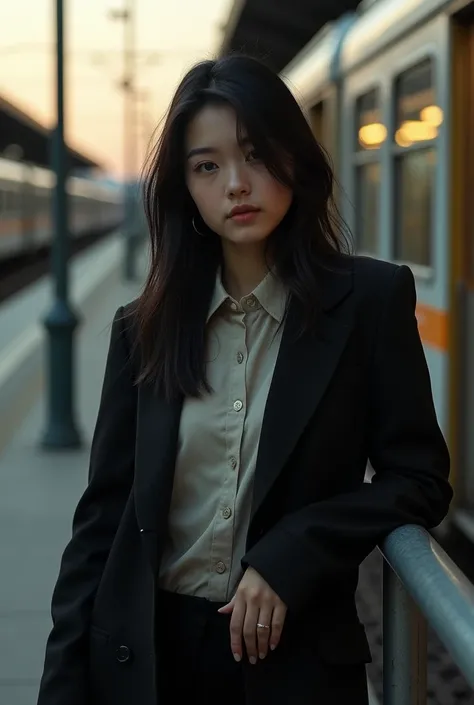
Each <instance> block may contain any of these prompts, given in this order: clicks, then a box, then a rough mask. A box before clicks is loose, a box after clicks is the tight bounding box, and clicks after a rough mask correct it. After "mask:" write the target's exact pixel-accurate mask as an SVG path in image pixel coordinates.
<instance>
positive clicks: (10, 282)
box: [0, 227, 115, 303]
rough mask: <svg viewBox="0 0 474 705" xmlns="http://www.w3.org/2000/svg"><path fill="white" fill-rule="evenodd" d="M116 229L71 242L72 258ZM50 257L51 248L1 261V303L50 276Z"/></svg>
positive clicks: (106, 229)
mask: <svg viewBox="0 0 474 705" xmlns="http://www.w3.org/2000/svg"><path fill="white" fill-rule="evenodd" d="M114 229H115V227H114V228H105V229H104V228H102V229H99V230H94V231H93V232H90V233H88V234H87V235H85V236H83V237H81V238H79V239H74V240H71V249H70V256H71V257H73V256H74V255H76V254H78V253H79V252H82V251H83V250H85V249H87V248H88V247H90V246H91V245H93V244H94V243H95V242H98V241H99V240H100V239H101V238H103V237H105V236H106V235H108V234H109V233H110V232H112V230H114ZM50 255H51V252H50V248H49V247H44V248H41V249H39V250H36V251H35V252H34V253H28V254H25V255H21V256H17V257H12V258H10V259H7V260H2V261H0V303H3V302H4V301H6V300H7V299H8V298H10V296H13V295H14V294H16V293H18V292H19V291H21V289H23V288H24V287H26V286H28V285H29V284H32V283H33V282H35V281H36V280H37V279H39V278H40V277H42V276H44V275H45V274H48V272H49V271H50V269H51V256H50Z"/></svg>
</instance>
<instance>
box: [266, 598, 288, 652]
mask: <svg viewBox="0 0 474 705" xmlns="http://www.w3.org/2000/svg"><path fill="white" fill-rule="evenodd" d="M285 619H286V607H285V605H284V604H283V603H282V602H280V603H278V604H277V605H276V606H275V609H274V610H273V615H272V624H271V627H272V628H271V632H270V649H271V650H272V651H274V649H276V647H277V646H278V644H279V643H280V639H281V633H282V631H283V626H284V624H285Z"/></svg>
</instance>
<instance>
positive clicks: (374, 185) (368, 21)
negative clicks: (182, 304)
mask: <svg viewBox="0 0 474 705" xmlns="http://www.w3.org/2000/svg"><path fill="white" fill-rule="evenodd" d="M282 76H283V78H284V80H285V81H286V82H287V84H288V85H289V87H290V89H291V90H292V91H293V93H294V94H295V97H296V98H297V99H298V100H299V102H300V103H301V104H302V106H303V108H304V110H305V112H306V114H307V118H308V121H309V122H310V124H311V126H312V128H313V131H314V133H315V135H316V137H317V138H318V139H319V140H320V141H321V142H322V144H323V145H324V146H325V147H326V148H327V149H328V151H329V152H330V154H331V155H332V157H333V160H334V164H335V168H336V173H337V176H338V181H339V182H340V183H341V185H342V191H343V193H342V194H341V195H340V198H339V205H340V208H341V210H342V213H343V216H344V218H345V220H346V221H347V223H348V224H349V226H350V228H351V230H352V232H353V234H354V236H355V242H356V249H357V251H358V252H359V253H360V254H368V255H372V256H375V257H379V258H382V259H386V260H391V261H395V262H399V263H406V264H408V265H409V266H410V267H411V269H412V271H413V273H414V275H415V278H416V283H417V294H418V307H417V319H418V326H419V330H420V334H421V337H422V339H423V342H424V346H425V352H426V357H427V361H428V365H429V368H430V372H431V377H432V384H433V392H434V397H435V403H436V408H437V413H438V416H439V420H440V423H441V426H442V428H443V430H444V433H445V435H446V437H447V440H448V443H449V446H450V450H451V454H452V461H453V471H452V482H453V485H454V487H455V502H454V511H453V514H452V518H453V520H454V522H455V524H456V525H457V526H458V527H459V528H461V529H462V530H463V531H464V532H465V533H466V535H467V536H469V537H470V538H471V539H472V540H474V3H473V2H472V1H471V2H467V0H366V2H363V3H361V6H360V7H359V11H358V12H357V14H355V15H349V16H344V17H342V18H341V19H340V20H339V21H338V22H336V23H334V24H330V25H328V26H327V27H326V28H325V29H324V30H323V31H322V32H321V33H320V34H319V35H318V36H316V37H315V38H314V39H313V40H312V41H311V42H310V43H309V44H308V45H307V46H306V47H305V48H304V49H303V50H302V51H301V52H300V54H299V55H298V56H296V57H295V59H294V60H293V61H292V62H291V64H290V65H289V66H287V67H286V68H285V70H284V71H283V72H282Z"/></svg>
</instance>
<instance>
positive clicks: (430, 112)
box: [420, 105, 444, 127]
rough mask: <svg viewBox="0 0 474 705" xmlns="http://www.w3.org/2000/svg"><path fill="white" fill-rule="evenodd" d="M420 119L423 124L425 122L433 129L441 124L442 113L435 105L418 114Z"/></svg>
mask: <svg viewBox="0 0 474 705" xmlns="http://www.w3.org/2000/svg"><path fill="white" fill-rule="evenodd" d="M420 117H421V119H422V121H423V122H427V123H428V124H429V125H433V127H439V126H440V125H442V124H443V118H444V115H443V111H442V110H441V108H440V107H438V106H437V105H428V106H427V107H426V108H423V110H422V111H421V112H420Z"/></svg>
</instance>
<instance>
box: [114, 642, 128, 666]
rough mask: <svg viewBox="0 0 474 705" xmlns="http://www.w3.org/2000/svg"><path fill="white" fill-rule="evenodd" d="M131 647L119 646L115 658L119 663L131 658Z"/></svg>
mask: <svg viewBox="0 0 474 705" xmlns="http://www.w3.org/2000/svg"><path fill="white" fill-rule="evenodd" d="M130 656H131V654H130V649H129V648H128V646H119V647H118V649H117V651H116V652H115V658H116V659H117V661H118V662H119V663H127V661H129V660H130Z"/></svg>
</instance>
